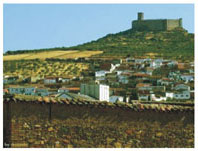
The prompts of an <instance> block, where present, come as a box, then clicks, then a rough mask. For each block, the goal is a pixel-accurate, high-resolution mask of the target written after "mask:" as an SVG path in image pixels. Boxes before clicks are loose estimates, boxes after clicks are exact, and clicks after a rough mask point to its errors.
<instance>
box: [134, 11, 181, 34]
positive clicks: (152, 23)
mask: <svg viewBox="0 0 198 151" xmlns="http://www.w3.org/2000/svg"><path fill="white" fill-rule="evenodd" d="M178 27H180V28H182V18H179V19H147V20H144V13H142V12H139V13H138V20H135V21H133V22H132V29H133V30H135V31H167V30H173V29H175V28H178Z"/></svg>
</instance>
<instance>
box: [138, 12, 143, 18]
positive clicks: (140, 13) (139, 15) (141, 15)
mask: <svg viewBox="0 0 198 151" xmlns="http://www.w3.org/2000/svg"><path fill="white" fill-rule="evenodd" d="M138 20H144V13H142V12H139V13H138Z"/></svg>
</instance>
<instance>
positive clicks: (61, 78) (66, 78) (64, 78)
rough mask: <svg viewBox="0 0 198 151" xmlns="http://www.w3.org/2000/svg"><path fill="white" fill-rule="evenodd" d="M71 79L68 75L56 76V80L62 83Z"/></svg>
mask: <svg viewBox="0 0 198 151" xmlns="http://www.w3.org/2000/svg"><path fill="white" fill-rule="evenodd" d="M71 80H72V77H70V76H68V77H60V78H58V81H59V82H62V83H66V82H69V81H71Z"/></svg>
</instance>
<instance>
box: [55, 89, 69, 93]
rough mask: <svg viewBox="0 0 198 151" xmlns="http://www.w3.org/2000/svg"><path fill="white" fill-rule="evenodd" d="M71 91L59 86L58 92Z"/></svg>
mask: <svg viewBox="0 0 198 151" xmlns="http://www.w3.org/2000/svg"><path fill="white" fill-rule="evenodd" d="M66 92H69V90H68V89H67V88H59V89H58V93H66Z"/></svg>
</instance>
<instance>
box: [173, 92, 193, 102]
mask: <svg viewBox="0 0 198 151" xmlns="http://www.w3.org/2000/svg"><path fill="white" fill-rule="evenodd" d="M173 98H174V99H177V100H187V99H190V91H176V92H174V95H173Z"/></svg>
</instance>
